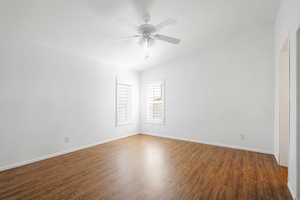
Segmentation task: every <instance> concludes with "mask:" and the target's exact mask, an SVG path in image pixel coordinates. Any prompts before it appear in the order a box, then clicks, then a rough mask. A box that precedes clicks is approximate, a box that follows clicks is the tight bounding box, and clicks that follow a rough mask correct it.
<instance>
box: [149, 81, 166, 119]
mask: <svg viewBox="0 0 300 200" xmlns="http://www.w3.org/2000/svg"><path fill="white" fill-rule="evenodd" d="M146 92H147V108H146V109H147V116H146V117H147V122H150V123H161V124H162V123H164V110H165V108H164V107H165V105H164V85H163V84H162V83H154V84H149V85H148V86H147V91H146Z"/></svg>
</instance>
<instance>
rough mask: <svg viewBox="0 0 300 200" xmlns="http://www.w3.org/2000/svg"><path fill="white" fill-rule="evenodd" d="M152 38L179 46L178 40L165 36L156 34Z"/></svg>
mask: <svg viewBox="0 0 300 200" xmlns="http://www.w3.org/2000/svg"><path fill="white" fill-rule="evenodd" d="M154 37H155V38H156V39H158V40H162V41H165V42H169V43H172V44H179V42H180V39H178V38H174V37H169V36H166V35H160V34H156V35H154Z"/></svg>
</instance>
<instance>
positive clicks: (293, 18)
mask: <svg viewBox="0 0 300 200" xmlns="http://www.w3.org/2000/svg"><path fill="white" fill-rule="evenodd" d="M299 13H300V1H298V0H282V1H281V5H280V9H279V12H278V16H277V20H276V26H275V62H276V65H275V66H276V82H275V84H276V94H275V97H276V100H278V80H279V78H278V77H279V76H278V72H279V55H280V54H279V53H280V49H281V47H282V46H283V44H284V42H285V40H286V39H289V40H290V150H289V177H288V182H289V183H288V184H289V188H290V190H291V192H292V193H293V196H296V194H297V193H298V194H297V196H298V198H300V188H299V187H300V184H299V183H298V184H297V179H298V181H299V180H300V177H299V176H300V173H297V172H298V171H299V167H297V144H299V139H300V137H298V136H297V135H299V128H297V112H296V110H297V104H298V105H299V104H300V102H299V100H300V98H299V99H298V100H297V98H296V97H297V93H298V94H299V92H297V90H298V91H299V89H300V87H299V82H298V88H297V70H298V68H299V63H297V61H296V54H297V51H296V31H297V29H298V28H299V27H300V14H299ZM298 53H299V52H298ZM298 79H299V78H298ZM297 101H298V103H297ZM278 119H279V115H278V101H276V102H275V155H278V149H279V148H278V143H279V142H278V135H279V123H278ZM298 120H299V119H298ZM298 124H300V123H299V121H298ZM297 140H298V141H297ZM298 155H299V154H298ZM299 160H300V159H299ZM297 186H298V188H297Z"/></svg>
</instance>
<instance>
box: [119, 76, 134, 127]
mask: <svg viewBox="0 0 300 200" xmlns="http://www.w3.org/2000/svg"><path fill="white" fill-rule="evenodd" d="M131 95H132V86H131V85H130V84H126V83H120V82H117V95H116V122H117V123H116V124H117V125H125V124H128V123H130V121H131V101H132V97H131Z"/></svg>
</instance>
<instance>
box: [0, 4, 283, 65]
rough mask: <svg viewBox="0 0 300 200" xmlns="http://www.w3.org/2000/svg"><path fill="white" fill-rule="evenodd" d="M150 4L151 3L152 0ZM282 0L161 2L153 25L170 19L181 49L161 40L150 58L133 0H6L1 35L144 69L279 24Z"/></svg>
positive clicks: (168, 30)
mask: <svg viewBox="0 0 300 200" xmlns="http://www.w3.org/2000/svg"><path fill="white" fill-rule="evenodd" d="M148 1H149V0H148ZM278 4H279V0H189V1H187V0H160V1H158V0H156V1H153V2H152V4H151V5H152V6H151V7H150V8H149V11H150V13H151V17H152V20H151V23H153V24H157V23H159V22H161V21H163V20H165V19H167V18H173V19H176V20H177V24H176V25H172V26H168V27H166V28H164V29H163V30H161V31H160V33H162V34H166V35H170V36H174V37H178V38H180V39H181V40H182V42H181V43H180V44H179V45H173V44H168V43H164V42H161V41H157V42H156V44H155V45H154V46H153V47H152V48H151V52H150V55H151V57H150V58H149V59H147V60H145V59H144V56H145V53H144V51H143V49H142V48H141V47H140V46H139V45H137V44H136V41H135V40H122V38H123V37H126V36H130V35H133V34H136V31H135V29H134V26H135V25H138V24H140V23H142V21H141V18H140V16H139V15H138V14H137V11H136V9H135V7H134V3H133V0H69V1H67V0H47V1H46V0H43V1H41V0H26V1H19V0H2V1H1V2H0V12H1V14H0V15H2V16H0V17H1V19H0V22H1V24H2V27H1V28H0V31H1V32H2V33H3V32H4V31H7V30H11V31H13V33H14V34H17V35H18V34H22V36H23V37H26V38H30V39H31V40H34V41H36V42H38V43H40V44H43V45H47V46H51V47H53V48H57V49H59V50H63V51H68V52H71V53H74V54H76V55H78V56H83V57H88V58H90V59H95V60H97V61H99V62H101V63H104V64H108V65H117V66H121V67H124V68H133V69H137V70H143V69H145V68H147V67H150V66H155V65H158V64H160V63H164V62H167V61H168V60H171V59H173V58H177V57H180V56H184V55H186V54H190V53H194V52H195V51H197V50H199V49H203V48H205V47H206V46H207V45H211V44H216V43H217V42H218V41H222V40H226V39H228V38H230V37H231V35H232V34H236V33H240V32H244V31H250V30H252V29H259V28H260V27H262V26H270V25H273V23H274V21H275V15H276V11H277V7H278Z"/></svg>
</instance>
